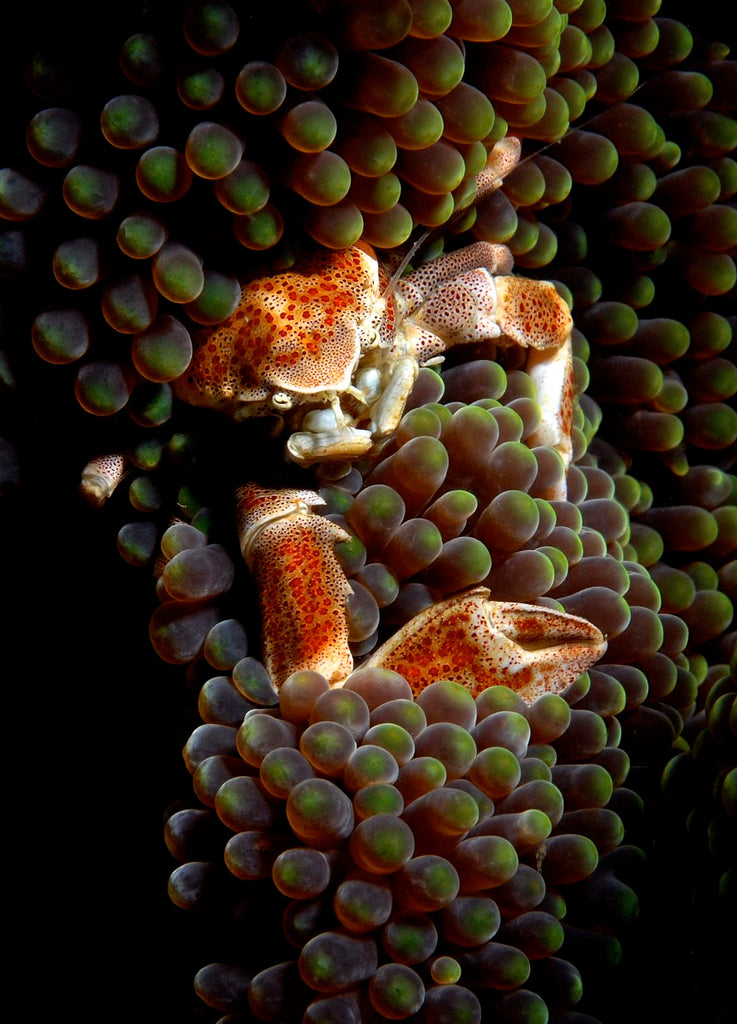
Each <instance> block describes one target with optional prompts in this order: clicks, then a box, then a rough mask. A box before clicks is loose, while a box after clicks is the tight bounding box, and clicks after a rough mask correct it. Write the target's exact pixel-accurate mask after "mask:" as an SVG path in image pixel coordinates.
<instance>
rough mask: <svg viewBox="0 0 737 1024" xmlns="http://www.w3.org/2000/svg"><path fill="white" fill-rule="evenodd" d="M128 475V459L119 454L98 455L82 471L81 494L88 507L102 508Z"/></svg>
mask: <svg viewBox="0 0 737 1024" xmlns="http://www.w3.org/2000/svg"><path fill="white" fill-rule="evenodd" d="M125 473H126V458H125V456H124V455H120V454H118V453H110V454H108V455H96V456H95V457H94V458H93V459H90V461H89V462H88V463H87V465H86V466H85V467H84V469H83V470H82V478H81V480H80V483H79V493H80V494H81V495H82V497H83V498H84V500H85V501H86V502H87V504H88V505H93V506H95V507H96V508H100V506H101V505H104V504H105V502H106V501H107V500H108V498H109V497H111V496H112V494H113V492H114V491H115V488H116V487H117V486H118V484H119V483H120V481H121V480H122V479H123V477H124V476H125Z"/></svg>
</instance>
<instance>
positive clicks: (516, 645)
mask: <svg viewBox="0 0 737 1024" xmlns="http://www.w3.org/2000/svg"><path fill="white" fill-rule="evenodd" d="M488 593H489V592H488V590H487V589H486V588H485V587H478V588H475V589H474V590H471V591H468V592H466V593H464V594H459V595H456V596H454V597H451V598H448V599H447V600H446V601H441V602H440V603H439V604H436V605H433V606H432V607H431V608H428V609H426V611H424V612H421V613H420V614H419V615H417V616H415V618H414V619H411V620H410V622H409V623H407V624H406V625H405V626H403V627H402V629H400V630H399V631H398V632H397V633H395V634H394V636H393V637H392V638H391V639H390V640H389V641H387V643H385V644H384V645H383V646H382V647H380V648H379V650H378V651H376V652H375V653H374V654H373V655H372V656H371V658H370V659H369V661H368V663H367V664H369V665H375V666H380V667H382V668H389V669H393V670H394V671H395V672H399V673H400V674H401V675H403V676H404V677H405V679H406V680H407V681H408V682H409V684H410V686H411V687H412V690H413V692H414V693H415V694H417V693H419V692H420V691H421V690H423V689H424V688H425V687H426V686H428V685H429V684H430V683H432V682H434V681H435V680H437V679H450V680H451V681H453V682H457V683H460V684H461V685H462V686H465V687H467V688H468V689H469V690H470V691H471V693H472V694H473V696H474V697H476V696H478V694H479V693H481V692H482V691H483V690H485V689H486V688H487V687H489V686H495V685H504V686H509V687H510V688H511V689H513V690H515V691H516V692H517V693H519V695H520V696H521V697H522V698H523V699H524V700H525V701H527V702H528V703H532V702H533V701H534V700H535V699H536V698H537V697H539V696H540V695H541V694H543V693H547V692H555V693H559V692H560V691H561V690H564V689H565V688H566V687H567V686H568V685H570V683H572V682H573V681H574V680H575V679H576V678H577V676H579V675H580V674H581V672H584V671H585V670H586V669H587V668H589V667H590V666H591V665H593V664H594V663H595V662H596V661H598V660H599V658H600V657H601V656H602V654H603V653H604V651H605V650H606V641H605V640H604V637H603V636H602V634H601V633H600V632H599V630H598V629H597V628H596V627H595V626H593V625H592V624H591V623H590V622H587V621H586V620H585V619H581V618H579V617H577V616H574V615H567V614H565V613H562V612H556V611H552V610H551V609H549V608H538V607H536V606H532V605H524V604H514V603H505V602H496V601H489V600H488Z"/></svg>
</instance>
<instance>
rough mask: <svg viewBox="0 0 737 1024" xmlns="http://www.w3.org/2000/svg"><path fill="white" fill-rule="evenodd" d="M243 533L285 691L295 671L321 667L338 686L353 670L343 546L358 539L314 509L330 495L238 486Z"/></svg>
mask: <svg viewBox="0 0 737 1024" xmlns="http://www.w3.org/2000/svg"><path fill="white" fill-rule="evenodd" d="M236 498H237V506H238V535H239V539H240V545H241V552H242V554H243V557H244V559H245V561H246V564H247V565H248V567H249V568H250V569H251V571H252V572H253V574H254V576H255V577H256V581H257V584H258V593H259V603H260V606H261V639H262V648H263V650H262V654H263V660H264V665H265V667H266V670H267V671H268V673H269V674H270V676H271V679H272V682H273V683H274V686H275V687H276V688H277V689H279V688H280V687H281V685H282V684H283V683H284V681H285V679H287V678H288V676H290V675H291V674H292V673H293V672H297V671H299V670H302V669H311V670H312V671H315V672H320V673H322V675H324V676H325V678H326V679H327V680H328V682H329V683H330V684H331V685H333V686H334V685H337V684H340V683H342V682H343V681H344V680H345V678H346V677H347V676H348V675H349V674H350V672H351V670H352V668H353V658H352V656H351V652H350V649H349V647H348V621H347V617H346V607H345V601H346V597H347V596H348V594H349V593H350V587H349V585H348V581H347V579H346V577H345V574H344V572H343V569H342V568H341V565H340V563H339V561H338V558H337V556H336V554H335V545H336V544H337V543H339V542H340V541H345V540H350V537H349V535H348V534H347V533H346V532H345V530H343V529H341V527H340V526H338V525H337V524H335V523H333V522H331V521H330V520H329V519H325V518H323V517H322V516H319V515H315V514H313V513H312V512H311V511H310V510H311V508H313V507H314V506H319V505H323V504H324V501H323V499H322V498H321V497H320V496H319V494H317V493H316V492H315V491H309V490H269V489H268V488H264V487H260V486H259V485H257V484H247V485H246V486H245V487H242V488H240V489H239V490H238V492H237V495H236Z"/></svg>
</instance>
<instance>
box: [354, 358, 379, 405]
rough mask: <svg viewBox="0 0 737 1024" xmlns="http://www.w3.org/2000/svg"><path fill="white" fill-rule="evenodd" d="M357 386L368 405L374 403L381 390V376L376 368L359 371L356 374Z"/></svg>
mask: <svg viewBox="0 0 737 1024" xmlns="http://www.w3.org/2000/svg"><path fill="white" fill-rule="evenodd" d="M355 386H356V390H358V391H360V392H361V394H362V395H363V396H364V400H365V401H366V402H367V403H370V402H373V400H374V399H375V398H377V397H378V395H379V391H380V390H381V374H380V373H379V371H378V370H377V369H376V367H375V366H372V367H368V368H367V369H365V370H359V372H358V373H357V374H356V380H355Z"/></svg>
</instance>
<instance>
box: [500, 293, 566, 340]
mask: <svg viewBox="0 0 737 1024" xmlns="http://www.w3.org/2000/svg"><path fill="white" fill-rule="evenodd" d="M496 288H497V318H498V320H499V326H500V327H501V329H502V332H503V333H504V334H505V335H506V336H507V337H508V338H510V339H511V340H512V341H515V342H517V344H519V345H525V346H530V347H532V348H557V347H558V346H559V345H562V344H563V342H564V341H565V340H566V338H567V337H568V336H569V335H570V333H571V329H572V327H573V319H572V317H571V312H570V310H569V309H568V306H567V305H566V303H565V301H564V300H563V299H562V298H561V296H560V295H559V294H558V292H557V291H556V290H555V287H554V286H553V285H552V284H551V283H550V282H549V281H532V280H530V279H529V278H526V277H497V278H496Z"/></svg>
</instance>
